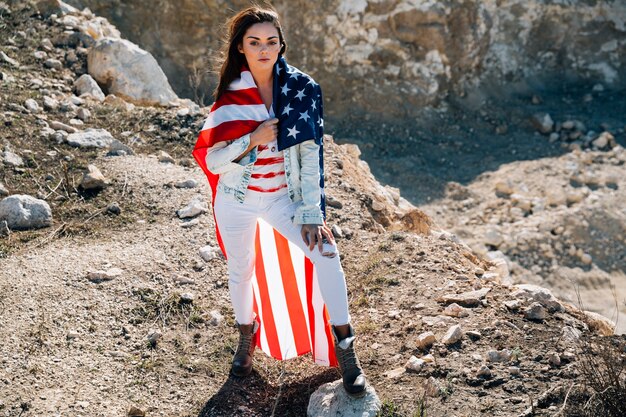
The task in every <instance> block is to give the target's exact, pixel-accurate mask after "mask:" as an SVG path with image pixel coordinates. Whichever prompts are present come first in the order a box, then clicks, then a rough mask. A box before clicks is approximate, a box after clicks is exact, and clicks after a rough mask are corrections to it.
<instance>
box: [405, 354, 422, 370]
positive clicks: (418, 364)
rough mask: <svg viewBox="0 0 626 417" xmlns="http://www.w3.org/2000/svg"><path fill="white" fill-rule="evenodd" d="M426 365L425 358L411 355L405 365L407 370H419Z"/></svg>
mask: <svg viewBox="0 0 626 417" xmlns="http://www.w3.org/2000/svg"><path fill="white" fill-rule="evenodd" d="M425 365H426V362H425V361H424V360H422V359H418V358H416V357H415V356H411V357H410V358H409V360H408V362H407V363H406V365H404V367H405V368H406V370H407V371H413V372H419V371H421V370H422V368H423V367H424V366H425Z"/></svg>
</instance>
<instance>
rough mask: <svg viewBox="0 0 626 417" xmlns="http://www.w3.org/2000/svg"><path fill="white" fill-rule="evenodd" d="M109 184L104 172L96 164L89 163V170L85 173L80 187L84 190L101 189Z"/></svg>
mask: <svg viewBox="0 0 626 417" xmlns="http://www.w3.org/2000/svg"><path fill="white" fill-rule="evenodd" d="M107 184H108V181H107V179H106V178H105V177H104V175H103V174H102V172H100V170H99V169H98V167H96V166H95V165H88V166H87V172H85V174H84V175H83V179H82V181H81V182H80V187H81V188H82V189H83V190H86V191H87V190H89V191H91V190H93V191H95V190H101V189H103V188H104V187H106V186H107Z"/></svg>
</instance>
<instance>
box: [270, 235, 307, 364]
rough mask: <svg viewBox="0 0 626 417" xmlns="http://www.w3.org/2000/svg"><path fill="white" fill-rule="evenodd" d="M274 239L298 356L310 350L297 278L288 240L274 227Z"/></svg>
mask: <svg viewBox="0 0 626 417" xmlns="http://www.w3.org/2000/svg"><path fill="white" fill-rule="evenodd" d="M274 239H275V240H276V251H277V252H278V263H279V265H280V276H281V278H282V280H283V290H284V292H285V300H286V301H287V310H288V311H289V320H290V321H291V331H292V332H293V338H294V340H295V342H296V351H297V352H298V356H300V355H302V354H304V353H307V352H309V351H310V350H311V344H310V342H309V335H308V334H307V333H308V332H307V328H306V317H304V310H303V309H302V301H301V299H300V292H299V291H298V280H297V278H296V273H295V271H294V269H293V262H292V261H291V252H290V251H289V241H288V240H287V239H285V237H283V235H281V234H280V233H278V232H277V231H276V229H274Z"/></svg>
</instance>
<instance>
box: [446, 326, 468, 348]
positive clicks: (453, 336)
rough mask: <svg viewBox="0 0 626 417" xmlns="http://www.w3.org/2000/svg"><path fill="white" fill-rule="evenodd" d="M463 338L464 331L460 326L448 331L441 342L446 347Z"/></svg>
mask: <svg viewBox="0 0 626 417" xmlns="http://www.w3.org/2000/svg"><path fill="white" fill-rule="evenodd" d="M461 338H463V330H462V329H461V326H460V325H458V324H457V325H454V326H452V327H450V328H449V329H448V331H447V332H446V334H445V336H444V337H443V339H441V341H442V342H443V343H444V344H446V345H453V344H455V343H457V342H458V341H459V340H461Z"/></svg>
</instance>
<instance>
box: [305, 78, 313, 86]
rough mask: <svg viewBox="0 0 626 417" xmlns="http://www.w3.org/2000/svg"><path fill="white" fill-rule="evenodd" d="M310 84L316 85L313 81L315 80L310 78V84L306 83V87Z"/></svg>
mask: <svg viewBox="0 0 626 417" xmlns="http://www.w3.org/2000/svg"><path fill="white" fill-rule="evenodd" d="M309 84H313V85H315V81H313V78H309V82H308V83H306V85H309Z"/></svg>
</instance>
